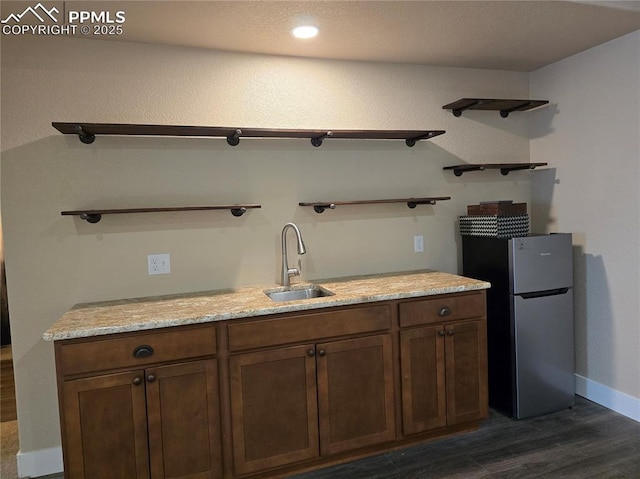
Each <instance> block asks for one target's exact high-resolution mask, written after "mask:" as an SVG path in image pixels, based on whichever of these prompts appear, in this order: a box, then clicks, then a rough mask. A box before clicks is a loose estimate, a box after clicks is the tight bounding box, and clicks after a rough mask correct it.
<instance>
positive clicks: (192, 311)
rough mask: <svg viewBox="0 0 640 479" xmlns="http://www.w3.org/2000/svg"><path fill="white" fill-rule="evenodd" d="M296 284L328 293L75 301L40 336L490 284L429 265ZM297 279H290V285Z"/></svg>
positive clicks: (242, 292) (252, 291) (240, 292)
mask: <svg viewBox="0 0 640 479" xmlns="http://www.w3.org/2000/svg"><path fill="white" fill-rule="evenodd" d="M302 284H319V285H321V286H322V287H324V288H326V289H328V290H330V291H331V292H333V293H334V295H333V296H325V297H322V298H313V299H303V300H297V301H287V302H275V301H272V300H271V299H269V298H268V297H267V296H266V295H265V294H264V291H265V290H270V291H272V290H284V288H278V287H276V286H274V285H273V284H271V285H259V286H250V287H243V288H234V289H226V290H218V291H207V292H199V293H184V294H176V295H171V296H154V297H148V298H136V299H124V300H118V301H108V302H101V303H86V304H78V305H76V306H74V307H73V308H72V309H71V310H69V311H68V312H66V313H65V314H64V315H63V316H62V317H61V318H60V319H59V320H58V321H56V322H55V323H54V324H53V325H52V326H51V328H49V329H48V330H47V331H46V332H45V333H44V335H43V338H44V339H45V340H46V341H58V340H62V339H72V338H83V337H89V336H99V335H104V334H113V333H122V332H127V331H141V330H148V329H156V328H165V327H170V326H180V325H186V324H196V323H207V322H212V321H222V320H227V319H236V318H246V317H254V316H263V315H267V314H274V313H285V312H291V311H304V310H310V309H318V308H326V307H331V306H343V305H348V304H359V303H370V302H373V301H385V300H390V299H402V298H413V297H419V296H430V295H435V294H445V293H459V292H463V291H472V290H479V289H486V288H489V287H490V284H489V283H487V282H485V281H479V280H475V279H471V278H465V277H463V276H457V275H454V274H449V273H441V272H438V271H429V270H426V271H413V272H406V273H392V274H383V275H375V276H373V275H372V276H358V277H350V278H340V279H329V280H323V281H314V282H312V283H302ZM302 284H294V285H292V289H295V288H296V287H300V286H301V285H302Z"/></svg>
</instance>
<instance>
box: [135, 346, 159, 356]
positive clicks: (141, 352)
mask: <svg viewBox="0 0 640 479" xmlns="http://www.w3.org/2000/svg"><path fill="white" fill-rule="evenodd" d="M154 352H155V351H154V350H153V348H152V347H151V346H147V345H146V344H141V345H140V346H138V347H137V348H135V349H134V350H133V357H134V358H138V359H140V358H147V357H149V356H153V353H154Z"/></svg>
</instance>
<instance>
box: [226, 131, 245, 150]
mask: <svg viewBox="0 0 640 479" xmlns="http://www.w3.org/2000/svg"><path fill="white" fill-rule="evenodd" d="M240 135H242V130H241V129H240V128H238V129H237V130H236V131H234V132H233V135H229V136H227V143H229V145H231V146H238V143H240Z"/></svg>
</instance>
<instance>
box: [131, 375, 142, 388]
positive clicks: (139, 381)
mask: <svg viewBox="0 0 640 479" xmlns="http://www.w3.org/2000/svg"><path fill="white" fill-rule="evenodd" d="M133 384H134V386H140V385H141V384H142V378H141V377H140V376H136V377H135V378H133Z"/></svg>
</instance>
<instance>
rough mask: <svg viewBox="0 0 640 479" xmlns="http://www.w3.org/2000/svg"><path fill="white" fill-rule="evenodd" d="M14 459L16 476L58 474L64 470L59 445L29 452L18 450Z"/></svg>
mask: <svg viewBox="0 0 640 479" xmlns="http://www.w3.org/2000/svg"><path fill="white" fill-rule="evenodd" d="M16 459H17V462H18V477H40V476H48V475H49V474H60V473H62V471H63V470H64V466H63V463H62V447H61V446H58V447H50V448H49V449H40V450H38V451H31V452H20V451H18V454H17V455H16Z"/></svg>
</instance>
